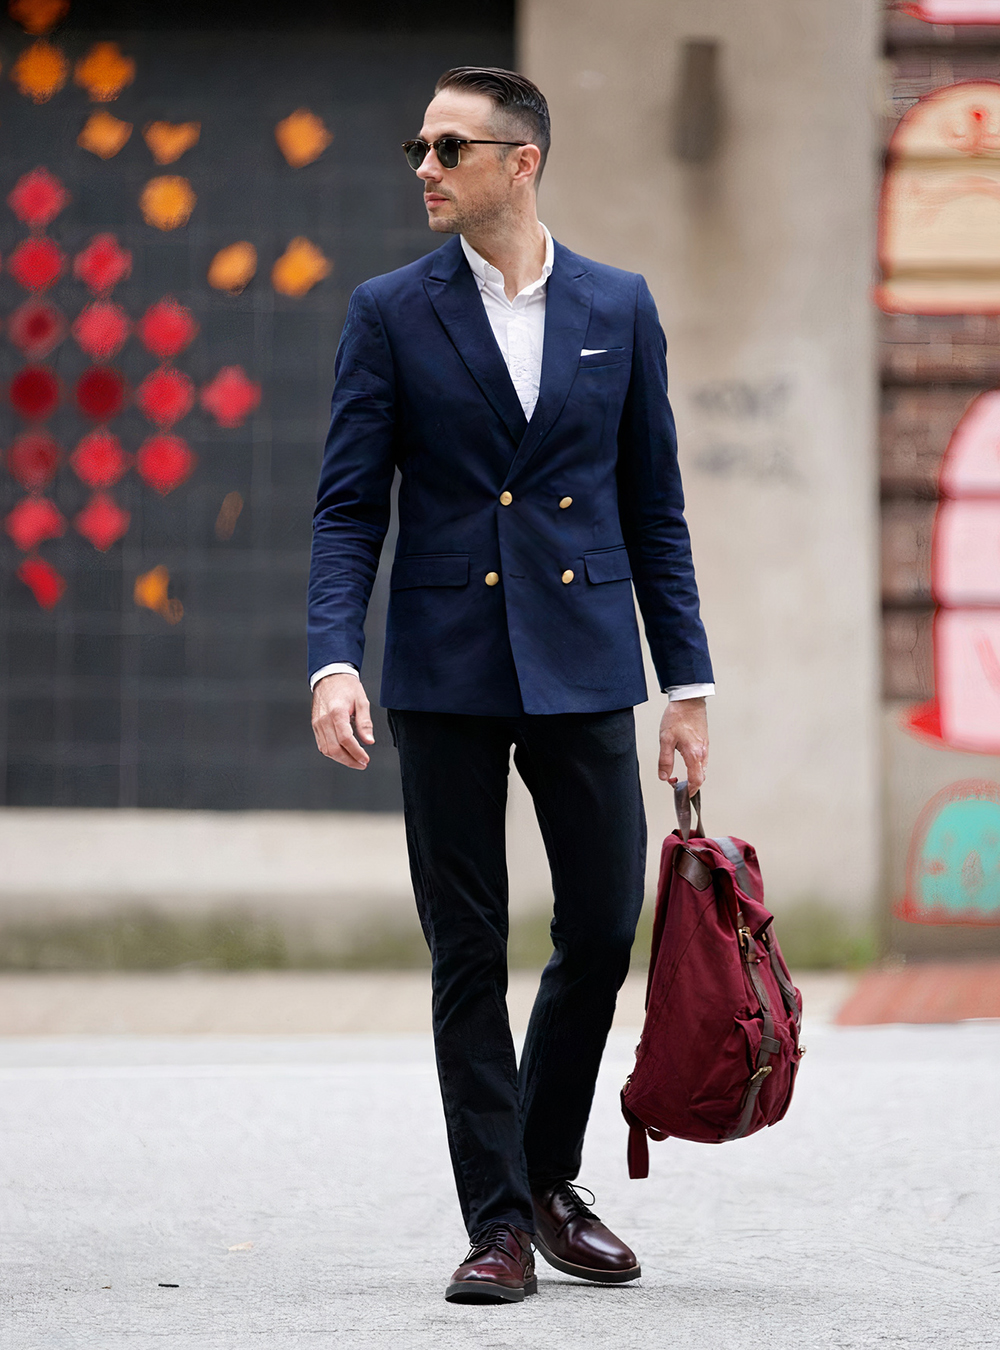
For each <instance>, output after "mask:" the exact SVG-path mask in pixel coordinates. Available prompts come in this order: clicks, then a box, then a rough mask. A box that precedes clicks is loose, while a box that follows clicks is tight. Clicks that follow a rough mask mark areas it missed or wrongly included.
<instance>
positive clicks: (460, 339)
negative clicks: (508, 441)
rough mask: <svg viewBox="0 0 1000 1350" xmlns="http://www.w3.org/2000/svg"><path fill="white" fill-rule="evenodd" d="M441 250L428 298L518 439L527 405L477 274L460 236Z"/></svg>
mask: <svg viewBox="0 0 1000 1350" xmlns="http://www.w3.org/2000/svg"><path fill="white" fill-rule="evenodd" d="M438 254H439V258H440V261H438V262H436V263H435V266H434V268H433V269H432V271H431V274H430V276H429V277H428V278H427V279H426V281H425V282H424V289H425V290H426V292H427V297H428V299H429V300H430V302H431V304H432V305H433V306H434V310H435V312H436V314H437V316H438V318H439V319H440V320H441V323H442V324H443V325H444V328H445V331H446V332H447V334H448V336H449V337H450V338H451V341H452V343H453V344H454V347H455V350H456V351H457V352H458V354H459V356H460V357H461V358H462V360H463V361H464V362H465V364H466V366H467V367H468V370H469V374H470V375H471V376H472V378H473V379H474V380H475V381H476V383H477V384H478V385H479V387H480V389H481V390H482V391H483V393H484V394H485V396H486V397H487V399H489V401H490V403H491V405H492V406H493V408H494V410H495V411H496V412H497V414H498V415H499V416H500V417H501V418H502V420H503V422H504V424H505V426H506V427H507V430H508V431H509V432H510V434H511V437H512V438H513V440H514V442H515V444H517V443H518V442H519V441H520V440H521V439H522V437H523V436H524V431H525V427H526V426H527V423H526V421H525V418H524V409H523V408H522V407H521V403H520V400H519V399H518V397H517V393H516V391H515V389H514V385H513V383H512V382H511V378H510V373H509V371H508V370H507V366H506V364H505V362H504V359H503V355H502V353H501V351H500V348H499V347H498V346H497V340H496V338H495V337H494V336H493V329H492V328H491V327H490V321H489V319H488V318H487V317H486V310H485V309H484V308H483V299H482V296H481V295H480V294H479V287H478V286H477V285H476V279H475V277H474V276H473V275H472V270H471V268H470V267H469V264H468V263H467V262H466V261H465V254H464V253H463V252H462V246H461V244H460V243H459V241H458V239H457V238H456V239H453V240H449V242H448V243H447V244H445V245H444V246H443V247H442V248H440V249H439V250H438Z"/></svg>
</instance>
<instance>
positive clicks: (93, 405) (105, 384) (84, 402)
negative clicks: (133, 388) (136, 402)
mask: <svg viewBox="0 0 1000 1350" xmlns="http://www.w3.org/2000/svg"><path fill="white" fill-rule="evenodd" d="M76 401H77V403H78V404H79V406H80V411H81V412H83V413H84V414H85V415H86V416H87V417H92V418H93V420H94V421H95V422H107V421H108V420H109V419H110V418H112V417H117V416H118V414H119V413H120V412H121V410H122V408H123V407H124V406H125V381H124V380H123V379H122V377H121V375H119V373H118V371H117V370H112V368H111V367H110V366H91V367H90V369H89V370H85V371H84V372H83V374H82V375H81V376H80V378H79V379H78V380H77V382H76Z"/></svg>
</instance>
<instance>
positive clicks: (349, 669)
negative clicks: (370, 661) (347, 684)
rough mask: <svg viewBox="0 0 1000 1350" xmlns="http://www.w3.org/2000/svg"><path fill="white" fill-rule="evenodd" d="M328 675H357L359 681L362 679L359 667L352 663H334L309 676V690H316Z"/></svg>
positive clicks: (321, 667)
mask: <svg viewBox="0 0 1000 1350" xmlns="http://www.w3.org/2000/svg"><path fill="white" fill-rule="evenodd" d="M327 675H357V677H358V679H359V680H360V679H361V673H360V671H359V670H358V668H357V666H354V665H352V664H351V663H350V661H334V663H333V664H332V665H330V666H320V668H319V670H314V671H313V673H312V674H311V675H310V676H309V688H310V689H315V688H316V686H317V685H318V684H319V682H320V680H322V679H324V678H325V677H326V676H327Z"/></svg>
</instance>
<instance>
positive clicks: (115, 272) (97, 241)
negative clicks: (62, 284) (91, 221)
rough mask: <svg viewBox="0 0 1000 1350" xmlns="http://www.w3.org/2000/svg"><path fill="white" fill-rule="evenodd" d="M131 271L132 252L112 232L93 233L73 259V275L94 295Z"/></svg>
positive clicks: (99, 293) (102, 291)
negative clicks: (88, 241) (84, 246)
mask: <svg viewBox="0 0 1000 1350" xmlns="http://www.w3.org/2000/svg"><path fill="white" fill-rule="evenodd" d="M131 271H132V254H131V253H129V251H128V249H124V248H121V247H120V246H119V244H118V240H117V239H116V238H115V236H114V235H113V234H95V235H94V237H93V239H91V241H90V243H89V244H88V245H87V247H86V248H85V249H84V250H83V251H82V252H81V253H78V254H77V255H76V257H75V258H74V259H73V275H74V276H75V277H76V278H77V280H78V281H82V282H83V284H84V285H85V286H86V287H87V288H88V289H89V290H91V291H93V292H94V294H95V295H102V294H103V293H104V292H105V291H110V290H111V289H112V288H113V287H115V286H117V285H118V283H119V281H121V280H123V279H124V278H125V277H127V276H128V275H129V273H130V272H131Z"/></svg>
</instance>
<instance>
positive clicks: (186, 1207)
mask: <svg viewBox="0 0 1000 1350" xmlns="http://www.w3.org/2000/svg"><path fill="white" fill-rule="evenodd" d="M806 1039H807V1043H808V1045H809V1053H808V1055H807V1058H806V1060H805V1062H804V1065H803V1070H802V1074H801V1076H800V1085H799V1088H798V1091H797V1095H796V1100H795V1102H794V1103H793V1106H792V1109H791V1111H790V1113H789V1116H788V1117H787V1118H786V1120H785V1121H784V1122H782V1123H781V1124H780V1125H779V1126H777V1127H776V1128H775V1129H773V1130H769V1131H765V1132H764V1133H763V1134H760V1135H756V1136H754V1137H753V1138H751V1139H748V1140H744V1141H740V1142H739V1143H736V1144H732V1145H726V1146H723V1147H720V1148H711V1147H703V1146H698V1145H693V1144H686V1143H682V1142H677V1141H668V1142H666V1143H663V1144H659V1145H653V1146H652V1149H651V1152H652V1167H651V1170H652V1175H651V1177H650V1178H649V1180H647V1181H641V1182H630V1181H629V1180H628V1179H627V1176H626V1170H625V1127H624V1124H623V1122H622V1120H621V1118H620V1116H619V1114H618V1105H617V1094H618V1089H619V1087H620V1085H621V1082H622V1080H623V1078H624V1076H625V1074H626V1073H627V1071H628V1069H629V1068H630V1066H631V1056H632V1047H633V1044H634V1040H635V1035H634V1031H632V1030H626V1031H619V1032H615V1033H613V1035H612V1041H611V1044H610V1046H609V1050H608V1054H607V1057H606V1062H605V1067H604V1071H603V1073H602V1077H601V1081H600V1084H599V1087H598V1093H597V1098H596V1101H595V1107H594V1113H593V1120H592V1127H591V1130H590V1133H589V1136H588V1143H587V1150H586V1155H585V1160H584V1169H583V1173H582V1176H581V1180H582V1181H584V1182H586V1183H587V1184H588V1185H589V1186H591V1187H592V1188H593V1189H594V1190H595V1191H596V1192H597V1195H598V1204H597V1209H598V1212H599V1213H600V1214H601V1215H602V1217H604V1218H605V1219H606V1220H607V1221H608V1222H610V1223H611V1224H612V1225H613V1226H614V1227H616V1228H618V1229H619V1230H620V1231H621V1232H622V1233H623V1234H625V1235H627V1237H628V1238H629V1240H630V1241H631V1242H632V1243H633V1244H634V1246H635V1247H636V1248H637V1250H638V1251H639V1253H640V1256H641V1259H642V1262H643V1269H644V1274H643V1278H642V1280H641V1281H640V1282H638V1283H637V1284H635V1285H632V1286H626V1287H622V1288H600V1287H591V1286H586V1285H582V1284H580V1283H578V1282H576V1281H573V1280H571V1279H569V1278H568V1277H564V1276H561V1275H559V1274H558V1273H557V1272H555V1271H552V1270H549V1269H548V1268H547V1267H545V1266H544V1265H543V1266H542V1268H541V1271H540V1274H541V1279H540V1286H539V1287H540V1295H539V1297H537V1298H534V1299H529V1300H528V1301H527V1302H525V1303H524V1304H522V1305H518V1306H505V1307H496V1308H494V1307H489V1308H475V1307H452V1306H450V1305H448V1304H446V1303H445V1302H444V1301H443V1298H442V1290H443V1284H444V1281H445V1279H446V1277H447V1275H448V1274H449V1272H450V1269H451V1267H452V1266H453V1265H454V1264H455V1263H456V1262H457V1260H458V1259H459V1258H460V1257H461V1255H462V1252H463V1249H464V1236H463V1233H462V1230H461V1225H460V1222H459V1218H458V1212H457V1206H456V1204H455V1201H454V1199H453V1194H452V1186H451V1180H450V1175H449V1168H448V1160H447V1152H446V1146H445V1139H444V1130H443V1126H442V1120H441V1112H440V1105H439V1101H438V1093H437V1084H436V1080H435V1075H434V1067H433V1058H432V1051H431V1045H430V1040H429V1037H428V1036H427V1035H426V1034H423V1033H417V1034H411V1035H408V1036H385V1035H369V1036H361V1035H340V1036H312V1037H291V1036H282V1037H251V1036H242V1037H240V1036H226V1037H221V1036H220V1037H208V1036H189V1037H185V1038H182V1037H169V1038H167V1037H136V1036H76V1037H72V1036H49V1037H44V1036H39V1037H8V1038H5V1039H2V1040H0V1083H2V1087H0V1131H2V1134H0V1137H2V1139H3V1141H4V1143H3V1148H2V1149H0V1205H2V1223H0V1231H2V1237H0V1244H2V1246H0V1256H2V1300H3V1302H2V1308H0V1346H2V1347H3V1350H62V1347H74V1350H75V1348H76V1347H94V1350H98V1348H99V1350H126V1347H127V1350H154V1347H155V1350H162V1347H170V1350H246V1348H247V1347H251V1346H262V1347H264V1346H266V1347H268V1350H293V1348H294V1350H313V1348H314V1347H316V1348H317V1350H318V1348H319V1347H328V1346H330V1347H332V1346H336V1347H341V1346H343V1347H350V1348H351V1350H353V1348H354V1347H359V1348H363V1347H379V1348H380V1350H381V1348H382V1347H387V1346H393V1347H400V1348H401V1350H411V1347H412V1348H413V1350H422V1348H423V1347H434V1350H451V1347H455V1350H458V1348H459V1347H461V1348H462V1350H466V1348H471V1347H476V1350H480V1348H483V1350H486V1348H488V1347H506V1346H511V1347H515V1346H516V1347H518V1348H519V1350H520V1348H521V1347H528V1348H529V1350H532V1348H533V1347H543V1346H544V1347H546V1350H548V1348H549V1347H553V1346H554V1347H559V1350H562V1347H576V1346H602V1347H603V1346H608V1347H629V1350H631V1348H632V1347H635V1348H636V1350H640V1348H641V1350H647V1347H652V1346H656V1347H661V1346H670V1347H674V1346H678V1347H692V1348H693V1350H716V1348H718V1350H751V1347H752V1348H753V1350H761V1348H762V1347H763V1348H764V1350H769V1348H770V1347H774V1350H793V1347H795V1350H798V1347H836V1350H855V1348H857V1350H862V1348H864V1350H868V1347H876V1346H877V1347H904V1348H905V1350H910V1347H924V1346H926V1347H934V1350H942V1348H943V1350H957V1348H958V1347H987V1346H994V1345H995V1344H996V1343H997V1339H998V1337H997V1325H998V1321H997V1314H998V1312H1000V1307H998V1297H997V1274H998V1272H1000V1250H998V1239H1000V1218H998V1216H1000V1170H998V1168H997V1165H996V1154H997V1124H996V1122H997V1120H998V1119H1000V1069H998V1065H1000V1027H998V1026H997V1024H995V1023H989V1024H964V1025H960V1026H955V1027H920V1028H911V1027H905V1028H901V1027H881V1028H875V1029H836V1028H833V1027H831V1026H829V1025H828V1024H824V1023H822V1022H821V1021H820V1020H819V1019H817V1018H815V1017H814V1018H813V1020H812V1025H811V1026H810V1027H809V1031H808V1036H807V1038H806ZM164 1286H166V1287H164ZM172 1286H177V1287H172Z"/></svg>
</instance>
